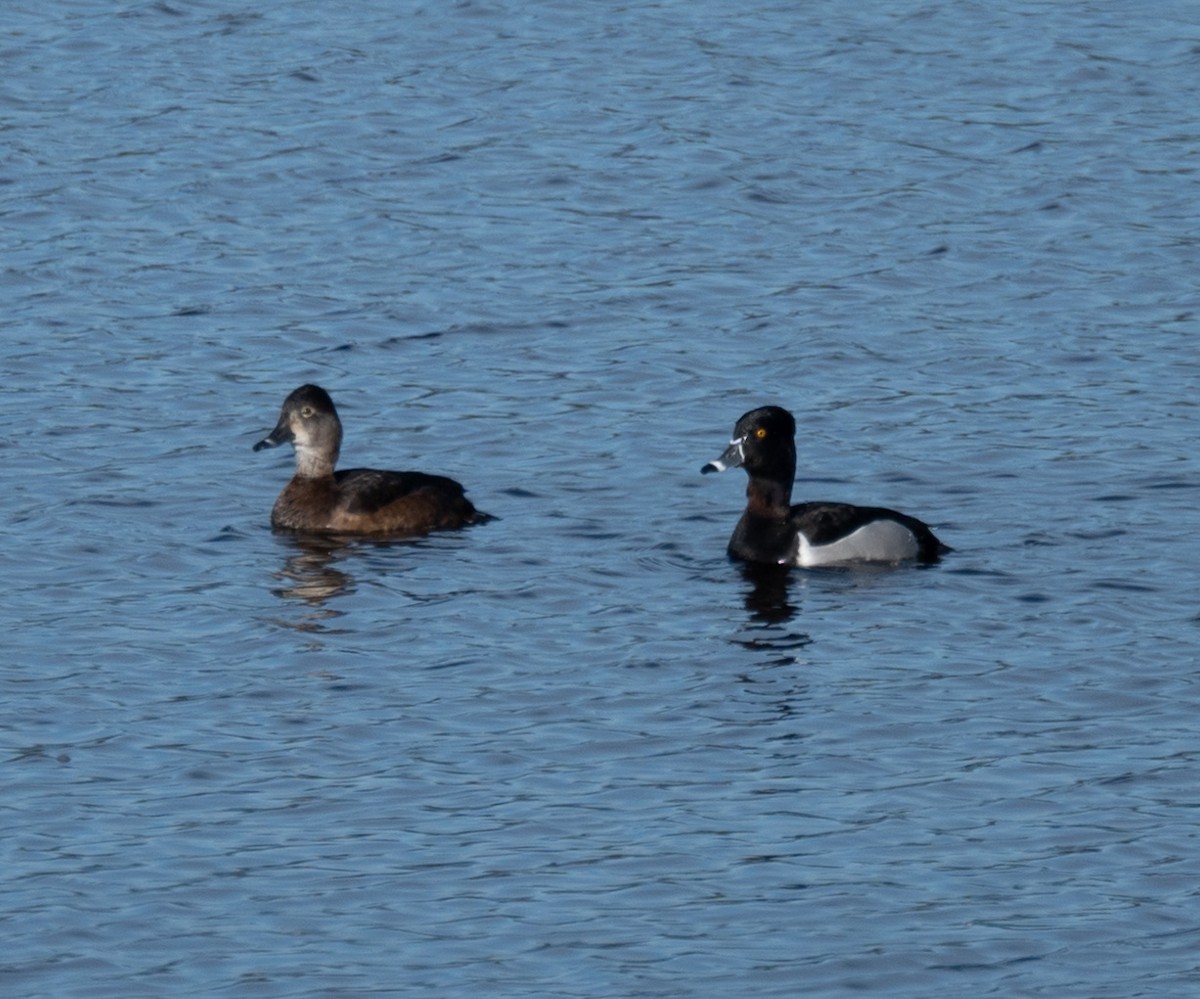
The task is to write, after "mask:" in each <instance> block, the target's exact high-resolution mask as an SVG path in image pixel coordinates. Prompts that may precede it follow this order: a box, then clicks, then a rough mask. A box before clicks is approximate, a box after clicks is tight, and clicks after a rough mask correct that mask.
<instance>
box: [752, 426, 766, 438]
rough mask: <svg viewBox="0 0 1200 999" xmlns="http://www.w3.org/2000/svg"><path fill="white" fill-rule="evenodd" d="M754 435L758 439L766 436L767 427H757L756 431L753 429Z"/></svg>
mask: <svg viewBox="0 0 1200 999" xmlns="http://www.w3.org/2000/svg"><path fill="white" fill-rule="evenodd" d="M754 436H755V437H757V438H758V439H759V440H762V439H763V438H764V437H766V436H767V428H766V427H759V428H758V429H757V430H756V431H754Z"/></svg>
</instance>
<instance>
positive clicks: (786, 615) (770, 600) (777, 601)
mask: <svg viewBox="0 0 1200 999" xmlns="http://www.w3.org/2000/svg"><path fill="white" fill-rule="evenodd" d="M741 570H742V577H743V578H744V579H745V580H746V582H747V583H748V584H749V587H750V589H749V590H748V591H747V592H746V596H745V600H746V610H748V611H749V612H750V616H751V617H752V618H754V619H756V620H759V621H767V622H770V623H772V624H779V623H782V622H783V621H787V620H789V619H790V618H791V617H792V616H793V615H795V613H796V608H795V607H793V606H792V604H791V602H790V601H789V599H788V592H789V587H790V585H791V583H792V572H791V569H789V568H788V567H787V566H786V565H765V564H762V563H758V562H743V563H741Z"/></svg>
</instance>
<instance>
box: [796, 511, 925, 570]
mask: <svg viewBox="0 0 1200 999" xmlns="http://www.w3.org/2000/svg"><path fill="white" fill-rule="evenodd" d="M917 551H918V546H917V538H916V535H914V534H913V532H912V531H910V530H909V529H908V528H907V527H905V526H904V525H903V524H901V523H899V522H898V521H895V520H875V521H872V522H871V523H870V524H864V525H863V526H862V527H860V528H859V529H858V530H857V531H854V532H852V533H850V534H847V535H846V536H845V537H844V538H838V540H837V541H831V542H829V543H828V544H824V545H813V544H809V541H808V539H807V538H806V537H805V536H804V535H803V534H800V535H797V538H796V561H795V564H796V565H799V566H812V565H832V564H833V563H835V562H902V561H904V560H905V559H909V558H916V557H917Z"/></svg>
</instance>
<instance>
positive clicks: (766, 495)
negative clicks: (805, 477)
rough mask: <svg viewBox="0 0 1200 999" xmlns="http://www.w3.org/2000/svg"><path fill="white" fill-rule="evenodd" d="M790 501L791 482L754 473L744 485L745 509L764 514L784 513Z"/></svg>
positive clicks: (788, 507)
mask: <svg viewBox="0 0 1200 999" xmlns="http://www.w3.org/2000/svg"><path fill="white" fill-rule="evenodd" d="M791 503H792V482H791V479H790V478H789V479H788V480H787V481H783V480H781V479H774V478H766V477H764V476H761V475H754V476H751V478H750V483H749V485H747V486H746V509H747V510H750V511H752V512H754V513H759V514H763V515H765V516H771V515H775V516H778V515H779V513H780V511H783V512H784V513H786V512H787V511H788V510H789V509H790V508H791Z"/></svg>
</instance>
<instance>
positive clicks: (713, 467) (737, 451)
mask: <svg viewBox="0 0 1200 999" xmlns="http://www.w3.org/2000/svg"><path fill="white" fill-rule="evenodd" d="M742 444H743V440H742V438H740V437H739V438H738V439H737V440H735V441H730V442H729V447H727V448H726V449H725V453H724V454H722V455H721V457H719V458H718V459H716V461H710V462H709V463H708V464H707V465H704V466H703V467H701V469H700V474H701V475H707V474H708V473H709V472H723V471H725V469H727V468H737V467H739V466H740V465H741V464H742V462H743V461H745V460H746V454H745V452H744V451H743V450H742Z"/></svg>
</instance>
